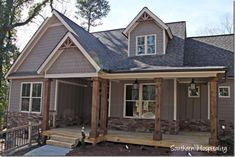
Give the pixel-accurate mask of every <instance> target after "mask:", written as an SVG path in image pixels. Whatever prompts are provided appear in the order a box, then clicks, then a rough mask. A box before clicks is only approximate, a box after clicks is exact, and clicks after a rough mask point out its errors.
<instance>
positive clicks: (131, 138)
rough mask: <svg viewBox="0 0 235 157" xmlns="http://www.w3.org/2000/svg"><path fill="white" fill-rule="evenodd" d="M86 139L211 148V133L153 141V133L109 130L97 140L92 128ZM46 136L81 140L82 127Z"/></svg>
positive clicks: (87, 132) (182, 134)
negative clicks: (90, 134) (93, 135)
mask: <svg viewBox="0 0 235 157" xmlns="http://www.w3.org/2000/svg"><path fill="white" fill-rule="evenodd" d="M85 132H86V139H85V142H87V143H92V144H96V143H99V142H102V141H108V142H117V143H128V144H138V145H146V146H154V147H168V148H169V147H171V146H172V145H174V146H183V145H184V146H194V145H203V146H209V144H208V141H209V136H210V133H209V132H186V131H180V132H179V133H178V134H177V135H169V134H163V136H162V137H163V138H162V140H161V141H155V140H153V134H152V133H139V132H127V131H118V130H108V134H107V135H104V136H103V135H100V136H99V137H97V138H96V139H93V138H89V132H90V128H89V127H87V128H85ZM43 135H45V136H51V135H62V136H70V137H76V138H78V139H80V138H81V137H82V136H81V128H80V127H66V128H55V129H51V130H47V131H44V132H43Z"/></svg>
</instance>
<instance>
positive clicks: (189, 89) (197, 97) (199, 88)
mask: <svg viewBox="0 0 235 157" xmlns="http://www.w3.org/2000/svg"><path fill="white" fill-rule="evenodd" d="M196 88H198V96H191V95H189V90H190V86H188V91H187V92H188V97H189V98H200V86H196Z"/></svg>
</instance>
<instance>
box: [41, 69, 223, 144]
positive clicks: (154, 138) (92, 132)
mask: <svg viewBox="0 0 235 157" xmlns="http://www.w3.org/2000/svg"><path fill="white" fill-rule="evenodd" d="M219 73H222V72H218V71H213V72H208V71H206V72H201V73H199V72H197V73H195V72H188V73H187V72H183V73H182V72H181V73H180V72H174V73H172V72H168V73H145V74H140V73H136V74H135V73H130V74H118V75H117V74H113V75H112V74H98V75H97V77H91V78H90V79H89V80H90V81H91V87H92V90H91V108H90V111H87V112H90V115H91V119H90V125H88V127H86V128H87V129H86V133H87V135H86V140H85V141H86V142H88V143H93V144H95V143H99V142H101V141H110V142H120V143H131V144H141V145H149V146H161V147H170V146H172V145H178V146H180V145H193V144H199V145H217V128H218V121H217V82H218V79H219V77H221V76H220V75H218V74H219ZM183 78H186V79H190V80H191V79H192V78H194V79H196V78H204V79H206V80H207V83H208V93H209V94H208V96H209V97H208V102H209V106H208V107H209V108H208V113H209V114H208V116H209V117H208V119H209V121H210V133H208V132H185V131H180V132H177V131H176V132H177V134H175V135H171V134H167V133H164V132H163V131H162V129H163V128H162V117H163V114H162V112H161V108H162V102H163V98H164V95H163V92H162V91H163V81H164V80H172V81H173V91H174V92H173V95H172V98H173V104H172V107H173V113H172V115H171V116H172V119H169V120H171V121H172V122H173V123H168V125H169V126H172V125H174V124H177V122H178V121H179V116H178V115H177V105H178V104H177V92H176V91H177V80H178V79H183ZM123 80H128V81H129V82H133V83H134V82H135V80H138V81H140V82H141V81H142V82H146V81H147V82H148V81H151V82H153V84H154V85H155V86H154V88H155V91H156V92H155V95H154V102H155V104H156V105H155V107H154V111H153V112H154V117H152V118H153V119H152V121H153V130H150V131H148V132H138V131H124V130H114V129H112V128H110V127H108V126H109V123H110V120H109V115H110V107H112V105H113V104H112V103H111V102H112V101H111V96H110V95H112V92H111V91H112V90H116V89H115V87H112V86H111V84H110V82H111V81H123ZM50 84H51V79H50V78H48V79H45V82H44V116H43V118H44V119H43V126H44V128H43V129H44V135H46V136H51V135H53V134H64V135H66V134H67V135H71V136H76V138H78V139H79V138H81V132H80V130H81V127H80V128H77V129H76V128H73V129H70V128H54V129H52V128H51V129H50V128H49V97H50ZM164 88H165V87H164ZM169 90H170V89H169ZM123 94H124V93H123ZM166 99H168V98H166ZM119 105H120V107H123V104H122V103H121V104H119ZM113 112H115V110H114V111H113ZM123 114H124V112H123ZM125 118H128V117H125ZM129 119H131V118H129ZM176 127H177V126H176ZM176 127H175V128H176ZM49 129H50V130H49Z"/></svg>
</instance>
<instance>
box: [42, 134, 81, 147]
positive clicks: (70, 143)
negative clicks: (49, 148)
mask: <svg viewBox="0 0 235 157" xmlns="http://www.w3.org/2000/svg"><path fill="white" fill-rule="evenodd" d="M78 142H79V138H75V137H70V136H61V135H51V136H50V140H47V144H48V145H53V146H59V147H64V148H74V147H76V146H77V144H78Z"/></svg>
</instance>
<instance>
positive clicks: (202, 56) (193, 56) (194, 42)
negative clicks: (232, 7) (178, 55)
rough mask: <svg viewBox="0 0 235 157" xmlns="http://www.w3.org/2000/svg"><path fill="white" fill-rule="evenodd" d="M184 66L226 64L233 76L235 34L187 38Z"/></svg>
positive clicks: (229, 74) (229, 73)
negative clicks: (234, 39)
mask: <svg viewBox="0 0 235 157" xmlns="http://www.w3.org/2000/svg"><path fill="white" fill-rule="evenodd" d="M184 66H226V67H227V68H228V73H227V74H228V76H233V75H234V53H233V34H228V35H216V36H203V37H191V38H187V39H186V42H185V52H184Z"/></svg>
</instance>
